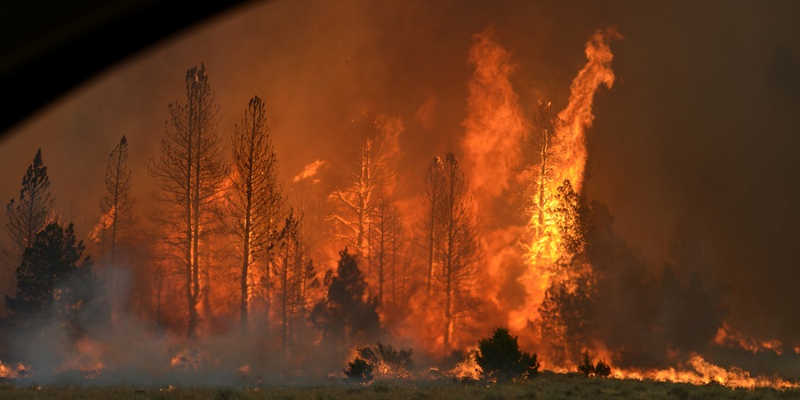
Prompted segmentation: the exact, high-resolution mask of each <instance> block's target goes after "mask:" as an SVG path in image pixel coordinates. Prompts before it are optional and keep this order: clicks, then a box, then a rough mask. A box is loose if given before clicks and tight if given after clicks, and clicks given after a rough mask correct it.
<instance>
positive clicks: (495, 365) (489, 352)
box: [475, 328, 539, 380]
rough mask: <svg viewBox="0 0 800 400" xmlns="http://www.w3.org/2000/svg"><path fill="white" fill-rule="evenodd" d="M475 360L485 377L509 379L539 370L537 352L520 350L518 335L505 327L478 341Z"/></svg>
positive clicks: (529, 374)
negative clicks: (513, 334) (512, 333)
mask: <svg viewBox="0 0 800 400" xmlns="http://www.w3.org/2000/svg"><path fill="white" fill-rule="evenodd" d="M475 361H476V362H477V363H478V365H480V367H481V369H482V370H483V376H484V378H495V379H497V380H507V379H511V378H514V377H518V376H521V375H525V376H532V375H535V374H536V373H537V372H538V371H539V362H538V361H537V359H536V354H529V353H525V352H522V351H520V349H519V344H518V343H517V337H515V336H511V334H510V333H509V332H508V329H503V328H498V329H496V330H495V331H494V334H493V335H492V337H490V338H486V339H481V340H480V341H479V342H478V355H477V356H476V357H475Z"/></svg>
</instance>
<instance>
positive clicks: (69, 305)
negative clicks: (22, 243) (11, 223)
mask: <svg viewBox="0 0 800 400" xmlns="http://www.w3.org/2000/svg"><path fill="white" fill-rule="evenodd" d="M84 249H85V247H84V245H83V241H78V240H77V239H76V238H75V230H74V227H73V225H72V224H69V226H67V228H66V229H64V228H62V227H61V225H59V224H58V223H55V222H54V223H51V224H49V225H47V227H45V228H44V229H43V230H42V231H41V232H39V233H38V234H37V235H36V238H35V239H34V242H33V244H32V245H31V246H30V247H28V248H27V249H25V253H24V254H23V256H22V262H21V263H20V265H19V267H18V268H17V292H16V297H15V298H13V299H11V298H8V297H6V302H7V304H8V307H9V308H10V309H11V310H12V311H13V312H14V313H16V314H20V315H35V314H40V313H48V312H51V311H54V312H55V313H56V314H60V315H62V316H64V315H66V316H69V315H71V314H72V313H74V312H76V311H78V310H79V309H80V307H81V306H82V305H83V304H86V303H88V302H89V301H90V300H91V299H92V297H93V296H92V289H93V275H92V269H91V260H90V259H89V257H88V256H84V254H83V253H84Z"/></svg>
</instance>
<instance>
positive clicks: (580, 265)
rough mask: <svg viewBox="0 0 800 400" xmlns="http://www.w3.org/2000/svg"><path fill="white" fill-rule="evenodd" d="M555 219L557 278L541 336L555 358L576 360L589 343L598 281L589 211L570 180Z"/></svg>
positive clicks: (542, 313) (546, 302) (544, 307)
mask: <svg viewBox="0 0 800 400" xmlns="http://www.w3.org/2000/svg"><path fill="white" fill-rule="evenodd" d="M557 201H558V207H557V208H556V216H557V221H558V231H559V236H560V238H561V240H560V249H559V254H560V256H559V258H558V260H557V261H556V263H555V266H554V267H553V270H554V272H555V276H554V278H553V280H552V282H551V284H550V286H549V287H548V288H547V290H546V291H545V297H544V300H543V301H542V304H541V305H540V307H539V314H540V316H541V318H542V325H541V329H542V337H543V338H545V339H546V340H548V341H550V342H551V343H552V344H553V347H554V351H555V353H556V354H555V355H554V358H556V359H559V361H565V360H577V357H578V354H579V353H578V351H579V350H580V347H581V346H584V345H586V344H587V343H588V339H589V336H588V335H589V331H590V327H591V324H592V308H593V302H594V300H595V297H596V296H595V289H596V284H595V283H596V282H595V281H596V279H595V276H594V274H593V270H592V266H591V264H590V263H589V259H588V255H587V252H586V250H587V235H588V232H589V227H588V220H589V217H590V210H589V207H588V205H586V202H585V200H584V199H583V198H582V197H581V196H580V195H579V194H578V193H576V192H575V190H574V189H573V188H572V185H571V184H570V182H569V181H564V182H563V183H562V185H561V186H559V188H558V195H557Z"/></svg>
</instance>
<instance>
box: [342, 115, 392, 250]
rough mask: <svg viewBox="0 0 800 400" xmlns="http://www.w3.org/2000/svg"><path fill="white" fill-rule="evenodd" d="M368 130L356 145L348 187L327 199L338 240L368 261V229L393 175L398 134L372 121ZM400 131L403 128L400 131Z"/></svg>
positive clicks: (383, 122)
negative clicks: (332, 205)
mask: <svg viewBox="0 0 800 400" xmlns="http://www.w3.org/2000/svg"><path fill="white" fill-rule="evenodd" d="M371 124H372V125H371V130H370V132H369V133H368V134H365V135H364V137H363V138H362V140H361V143H360V145H359V154H358V162H357V165H356V170H355V171H354V172H353V173H352V175H351V177H350V182H351V183H350V185H349V186H348V187H346V188H344V189H340V190H335V191H334V192H333V193H331V194H330V198H331V199H332V200H334V202H335V203H336V204H337V205H338V206H339V210H338V211H337V212H335V213H333V214H332V215H331V216H330V218H331V219H332V220H333V221H334V222H335V223H336V224H337V225H338V226H339V227H340V228H341V231H342V232H341V233H340V234H339V237H340V238H342V239H345V241H346V242H347V243H346V245H347V246H349V248H353V249H355V251H356V254H357V255H358V256H359V257H361V258H364V259H367V260H369V258H370V255H369V244H368V240H369V228H370V224H371V218H372V214H373V211H374V209H375V207H376V205H377V203H376V200H377V197H378V196H379V195H380V194H381V193H383V192H384V189H385V186H384V185H385V184H386V182H387V181H388V180H390V179H391V178H392V177H393V176H394V173H393V171H391V168H390V167H389V165H388V164H389V161H390V159H391V157H392V156H393V148H392V144H393V143H394V142H393V140H396V135H397V134H398V133H399V130H398V128H396V127H394V128H393V127H391V126H389V123H388V122H386V121H381V120H375V121H371ZM400 129H402V128H400Z"/></svg>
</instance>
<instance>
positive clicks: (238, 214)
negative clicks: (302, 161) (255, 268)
mask: <svg viewBox="0 0 800 400" xmlns="http://www.w3.org/2000/svg"><path fill="white" fill-rule="evenodd" d="M232 142H233V172H234V173H233V179H232V192H233V196H232V201H231V205H232V207H231V210H232V214H233V217H234V223H233V227H234V231H235V234H236V236H237V238H238V241H239V242H240V243H241V246H242V261H241V264H242V269H241V277H240V296H241V299H240V301H241V302H240V308H239V310H240V311H239V313H240V320H241V324H242V329H243V330H244V329H246V325H247V311H248V293H249V292H248V273H249V269H250V265H251V264H252V262H253V259H254V258H255V257H256V256H262V257H263V258H264V259H265V265H267V267H266V270H267V273H269V271H268V270H269V265H270V263H271V260H270V258H271V257H270V255H271V251H272V249H273V248H274V247H275V245H276V243H277V241H278V240H279V237H278V231H279V228H278V226H277V225H278V224H279V214H280V212H281V207H282V202H283V200H282V197H281V193H280V187H279V185H278V182H277V179H276V174H277V169H278V160H277V156H276V155H275V150H274V148H273V146H272V138H271V133H270V129H269V124H268V121H267V115H266V110H265V105H264V102H263V101H262V100H261V98H259V97H257V96H256V97H253V98H252V99H250V102H249V103H248V105H247V109H246V110H245V112H244V115H243V116H242V121H241V123H240V124H237V125H236V127H235V129H234V133H233V136H232Z"/></svg>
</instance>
